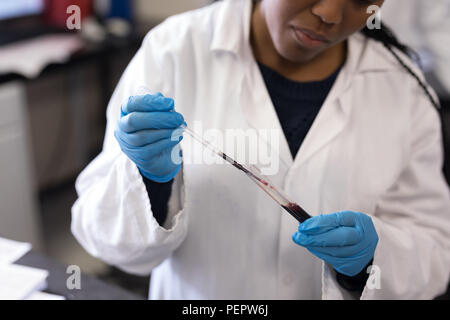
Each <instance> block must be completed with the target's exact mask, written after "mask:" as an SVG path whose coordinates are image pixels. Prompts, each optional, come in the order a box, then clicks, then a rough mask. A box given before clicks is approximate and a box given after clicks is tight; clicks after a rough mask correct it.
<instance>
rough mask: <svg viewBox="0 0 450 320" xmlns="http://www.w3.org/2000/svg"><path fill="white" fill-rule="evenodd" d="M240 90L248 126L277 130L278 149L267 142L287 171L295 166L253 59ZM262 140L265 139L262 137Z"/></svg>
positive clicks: (247, 68)
mask: <svg viewBox="0 0 450 320" xmlns="http://www.w3.org/2000/svg"><path fill="white" fill-rule="evenodd" d="M240 90H241V99H242V100H241V101H242V110H243V113H244V115H245V118H246V119H247V122H248V124H249V125H250V126H251V127H252V128H254V129H257V130H260V129H264V130H276V132H278V137H279V144H278V148H276V146H272V145H270V141H265V142H266V143H267V144H269V147H270V148H271V151H272V152H274V153H275V154H278V158H279V159H280V160H281V162H282V163H283V164H284V166H285V167H286V168H287V169H288V168H290V167H291V166H292V164H293V158H292V155H291V151H290V149H289V144H288V142H287V140H286V137H285V136H284V133H283V129H282V127H281V124H280V121H279V119H278V115H277V113H276V111H275V107H274V105H273V103H272V100H271V98H270V95H269V93H268V91H267V88H266V85H265V83H264V79H263V78H262V75H261V72H260V70H259V68H258V65H257V64H256V62H255V61H254V59H253V58H252V59H251V63H248V65H247V67H246V71H245V72H244V74H243V75H242V80H241V85H240ZM260 138H261V139H264V138H263V137H262V136H260Z"/></svg>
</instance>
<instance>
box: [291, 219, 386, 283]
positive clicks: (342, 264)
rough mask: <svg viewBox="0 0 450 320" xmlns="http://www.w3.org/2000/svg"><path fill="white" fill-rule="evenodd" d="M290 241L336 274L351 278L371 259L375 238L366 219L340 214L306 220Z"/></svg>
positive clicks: (370, 220) (374, 233)
mask: <svg viewBox="0 0 450 320" xmlns="http://www.w3.org/2000/svg"><path fill="white" fill-rule="evenodd" d="M292 240H294V242H295V243H297V244H298V245H300V246H303V247H305V248H306V249H308V250H309V251H310V252H311V253H312V254H314V255H315V256H317V257H319V258H320V259H322V260H324V261H325V262H327V263H328V264H330V265H331V266H332V267H333V268H334V269H335V270H336V271H338V272H339V273H342V274H344V275H347V276H354V275H357V274H358V273H360V272H361V271H362V269H363V268H364V267H366V266H367V264H368V263H369V262H370V261H371V260H372V259H373V257H374V253H375V248H376V246H377V243H378V234H377V232H376V230H375V227H374V225H373V222H372V219H371V218H370V217H369V216H368V215H366V214H363V213H360V212H352V211H343V212H336V213H332V214H327V215H319V216H315V217H312V218H310V219H308V220H306V221H305V222H303V223H301V224H300V226H299V227H298V231H297V232H296V233H294V234H293V235H292Z"/></svg>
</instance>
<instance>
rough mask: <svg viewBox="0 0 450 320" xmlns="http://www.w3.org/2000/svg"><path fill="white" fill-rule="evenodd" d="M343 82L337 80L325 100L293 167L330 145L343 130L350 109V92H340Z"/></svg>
mask: <svg viewBox="0 0 450 320" xmlns="http://www.w3.org/2000/svg"><path fill="white" fill-rule="evenodd" d="M343 86H345V82H344V80H343V79H342V78H341V79H338V82H336V84H335V86H334V87H333V88H332V90H331V91H330V94H329V95H328V97H327V98H326V99H325V102H324V104H323V105H322V108H321V109H320V111H319V113H318V115H317V117H316V119H315V120H314V122H313V124H312V126H311V128H310V129H309V131H308V134H307V135H306V137H305V139H304V141H303V143H302V145H301V147H300V149H299V151H298V152H297V155H296V157H295V161H294V167H298V166H300V165H302V164H303V163H304V162H305V161H306V160H308V159H309V158H310V157H312V156H313V155H314V154H315V153H317V152H319V151H320V150H321V149H322V148H323V147H324V146H326V145H327V144H328V143H330V142H331V141H332V140H333V139H334V138H335V137H336V136H337V135H339V133H340V132H342V130H343V129H344V128H345V126H346V124H347V122H348V119H349V117H350V110H351V108H352V103H351V92H350V90H346V92H342V90H343V89H344V88H343Z"/></svg>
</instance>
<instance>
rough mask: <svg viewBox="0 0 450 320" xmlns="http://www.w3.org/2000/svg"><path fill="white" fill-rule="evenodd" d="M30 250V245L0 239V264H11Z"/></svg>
mask: <svg viewBox="0 0 450 320" xmlns="http://www.w3.org/2000/svg"><path fill="white" fill-rule="evenodd" d="M30 249H31V244H30V243H26V242H18V241H14V240H9V239H5V238H0V264H9V263H13V262H14V261H16V260H18V259H19V258H21V257H22V256H23V255H24V254H25V253H27V252H28V251H30Z"/></svg>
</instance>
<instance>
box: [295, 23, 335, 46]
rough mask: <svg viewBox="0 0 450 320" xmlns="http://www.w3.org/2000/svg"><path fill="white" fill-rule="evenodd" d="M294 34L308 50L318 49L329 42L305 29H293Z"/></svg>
mask: <svg viewBox="0 0 450 320" xmlns="http://www.w3.org/2000/svg"><path fill="white" fill-rule="evenodd" d="M292 33H293V34H294V37H295V39H296V40H297V42H298V43H299V44H300V45H302V46H304V47H308V48H318V47H320V46H323V45H324V44H325V43H327V42H329V41H328V40H326V39H325V38H324V37H322V36H319V35H315V34H314V33H312V32H311V31H308V30H305V29H299V28H295V27H292Z"/></svg>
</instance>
